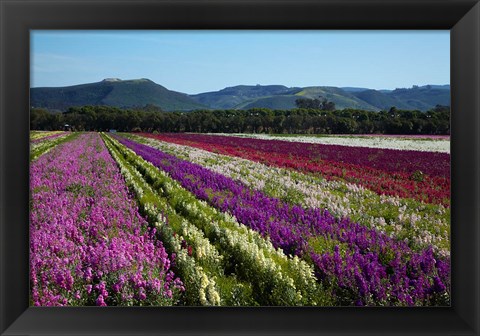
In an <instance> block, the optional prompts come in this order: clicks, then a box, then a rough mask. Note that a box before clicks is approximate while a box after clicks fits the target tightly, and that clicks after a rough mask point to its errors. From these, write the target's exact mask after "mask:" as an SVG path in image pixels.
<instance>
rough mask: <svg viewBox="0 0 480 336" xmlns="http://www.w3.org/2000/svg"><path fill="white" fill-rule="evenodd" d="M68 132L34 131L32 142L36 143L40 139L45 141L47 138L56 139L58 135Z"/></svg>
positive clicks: (31, 137) (31, 136)
mask: <svg viewBox="0 0 480 336" xmlns="http://www.w3.org/2000/svg"><path fill="white" fill-rule="evenodd" d="M65 133H67V132H63V131H52V132H40V133H33V134H31V135H30V144H36V143H38V142H40V141H45V140H47V139H54V138H56V137H61V136H63V135H65Z"/></svg>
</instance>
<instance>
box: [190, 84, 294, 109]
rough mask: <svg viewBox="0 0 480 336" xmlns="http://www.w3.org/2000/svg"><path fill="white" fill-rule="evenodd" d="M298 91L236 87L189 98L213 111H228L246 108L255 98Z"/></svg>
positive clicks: (267, 87)
mask: <svg viewBox="0 0 480 336" xmlns="http://www.w3.org/2000/svg"><path fill="white" fill-rule="evenodd" d="M299 90H300V88H288V87H286V86H283V85H237V86H232V87H227V88H225V89H222V90H220V91H214V92H205V93H200V94H196V95H191V96H190V97H191V98H193V99H194V100H195V101H197V102H198V103H200V104H203V105H207V106H209V107H210V108H213V109H229V108H238V106H246V105H248V104H250V103H252V102H253V101H255V100H256V99H257V98H267V97H271V96H278V95H285V94H288V93H295V92H297V91H299Z"/></svg>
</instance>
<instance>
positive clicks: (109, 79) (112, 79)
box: [102, 78, 122, 82]
mask: <svg viewBox="0 0 480 336" xmlns="http://www.w3.org/2000/svg"><path fill="white" fill-rule="evenodd" d="M121 81H122V80H121V79H120V78H105V79H104V80H102V82H121Z"/></svg>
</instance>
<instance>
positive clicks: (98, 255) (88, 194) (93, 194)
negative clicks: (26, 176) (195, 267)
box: [30, 133, 183, 306]
mask: <svg viewBox="0 0 480 336" xmlns="http://www.w3.org/2000/svg"><path fill="white" fill-rule="evenodd" d="M30 181H31V182H30V188H31V211H30V281H31V301H32V304H33V305H36V306H58V305H99V306H105V305H161V304H171V303H172V302H173V300H174V299H175V297H176V296H177V293H178V292H179V291H181V290H182V289H183V285H182V282H181V281H180V280H179V279H178V278H176V277H175V275H174V274H173V272H172V271H171V270H170V266H171V259H170V258H169V256H168V255H167V253H166V251H165V249H164V248H163V246H162V243H161V242H160V241H158V240H156V238H155V230H154V229H147V228H148V226H147V223H146V221H145V220H144V219H143V218H142V217H141V216H140V215H139V213H138V209H137V206H136V204H135V201H134V200H133V199H132V198H131V197H130V196H129V194H128V189H127V187H126V185H125V182H124V180H123V178H122V176H121V174H120V172H119V169H118V167H117V166H116V165H115V163H114V161H113V159H112V158H111V156H110V155H109V153H108V151H107V149H106V147H105V144H104V143H103V141H102V140H101V138H100V136H99V135H98V134H93V133H90V134H82V135H81V136H80V137H78V138H76V139H75V140H73V141H70V142H67V143H64V144H62V145H60V146H58V147H56V148H54V149H53V150H52V151H50V152H49V153H47V154H45V155H44V156H42V157H40V158H39V159H38V160H37V161H35V162H34V163H33V164H32V165H31V169H30Z"/></svg>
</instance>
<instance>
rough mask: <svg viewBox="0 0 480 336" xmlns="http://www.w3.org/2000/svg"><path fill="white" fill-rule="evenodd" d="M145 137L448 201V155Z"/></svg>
mask: <svg viewBox="0 0 480 336" xmlns="http://www.w3.org/2000/svg"><path fill="white" fill-rule="evenodd" d="M144 136H147V137H151V138H154V139H158V140H162V141H167V142H173V143H177V144H182V145H188V146H192V147H196V148H200V149H205V150H208V151H212V152H217V153H220V154H225V155H229V156H237V157H241V158H245V159H248V160H252V161H256V162H261V163H265V164H267V165H272V166H276V167H282V168H290V169H295V170H298V171H301V172H307V173H313V174H316V175H319V176H322V177H324V178H326V179H329V180H338V179H341V180H344V181H347V182H349V183H354V184H357V185H361V186H364V187H365V188H367V189H370V190H372V191H374V192H376V193H377V194H380V195H389V196H398V197H402V198H413V199H416V200H419V201H422V202H427V203H434V204H443V205H445V206H449V205H450V155H449V154H447V153H433V152H422V153H421V154H422V155H419V152H416V151H401V150H389V149H375V148H366V147H363V148H362V147H347V146H334V145H320V144H304V143H295V142H288V141H276V140H260V139H248V138H239V137H229V136H228V137H227V136H212V135H201V134H162V135H152V134H144Z"/></svg>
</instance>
